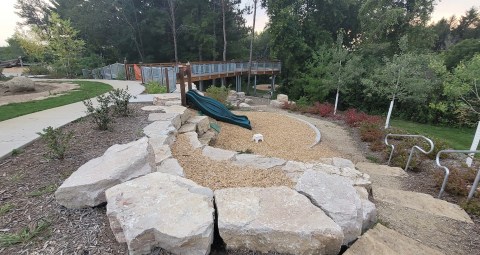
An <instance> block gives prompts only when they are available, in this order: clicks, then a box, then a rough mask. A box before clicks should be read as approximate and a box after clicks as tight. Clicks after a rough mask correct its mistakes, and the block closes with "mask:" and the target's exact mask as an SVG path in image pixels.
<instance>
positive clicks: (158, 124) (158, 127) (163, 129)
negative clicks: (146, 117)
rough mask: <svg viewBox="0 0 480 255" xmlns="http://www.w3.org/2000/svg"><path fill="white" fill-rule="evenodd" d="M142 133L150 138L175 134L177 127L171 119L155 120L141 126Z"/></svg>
mask: <svg viewBox="0 0 480 255" xmlns="http://www.w3.org/2000/svg"><path fill="white" fill-rule="evenodd" d="M143 133H144V134H145V135H146V136H147V137H149V138H151V137H158V136H165V135H166V136H169V135H176V134H177V129H176V128H175V126H174V125H173V124H172V122H171V121H155V122H152V123H151V124H150V125H148V126H146V127H145V128H143Z"/></svg>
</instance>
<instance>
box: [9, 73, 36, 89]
mask: <svg viewBox="0 0 480 255" xmlns="http://www.w3.org/2000/svg"><path fill="white" fill-rule="evenodd" d="M4 86H5V87H8V89H9V90H10V91H11V92H25V91H34V90H35V82H34V81H33V80H31V79H29V78H27V77H23V76H18V77H14V78H13V79H11V80H9V81H7V82H5V84H4Z"/></svg>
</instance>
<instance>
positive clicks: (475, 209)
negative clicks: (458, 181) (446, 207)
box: [460, 200, 480, 216]
mask: <svg viewBox="0 0 480 255" xmlns="http://www.w3.org/2000/svg"><path fill="white" fill-rule="evenodd" d="M460 206H461V207H462V208H463V209H464V210H465V211H466V212H468V213H470V214H473V215H476V216H480V202H479V201H478V200H472V201H470V202H468V203H467V202H462V203H460Z"/></svg>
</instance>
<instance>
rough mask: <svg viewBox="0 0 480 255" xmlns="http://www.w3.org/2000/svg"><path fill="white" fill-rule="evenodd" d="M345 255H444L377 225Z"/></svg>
mask: <svg viewBox="0 0 480 255" xmlns="http://www.w3.org/2000/svg"><path fill="white" fill-rule="evenodd" d="M343 254H344V255H384V254H389V255H404V254H416V255H442V254H443V253H442V252H439V251H437V250H434V249H432V248H429V247H427V246H425V245H423V244H422V243H420V242H418V241H415V240H413V239H411V238H409V237H406V236H404V235H402V234H400V233H398V232H396V231H395V230H392V229H389V228H387V227H385V226H383V225H382V224H377V225H375V227H374V228H372V229H370V230H369V231H367V232H366V233H365V234H364V235H363V236H362V237H360V239H358V240H357V241H356V242H355V243H354V244H353V245H352V246H351V247H350V248H349V249H348V250H347V251H346V252H345V253H343Z"/></svg>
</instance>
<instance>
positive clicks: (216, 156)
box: [202, 145, 238, 161]
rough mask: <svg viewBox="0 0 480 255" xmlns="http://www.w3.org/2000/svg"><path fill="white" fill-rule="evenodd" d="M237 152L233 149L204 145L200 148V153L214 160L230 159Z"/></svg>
mask: <svg viewBox="0 0 480 255" xmlns="http://www.w3.org/2000/svg"><path fill="white" fill-rule="evenodd" d="M237 154H238V153H237V152H235V151H229V150H224V149H220V148H215V147H211V146H208V145H207V146H205V147H204V148H203V150H202V155H203V156H205V157H207V158H210V159H212V160H216V161H222V160H231V159H232V158H233V157H235V155H237Z"/></svg>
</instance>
